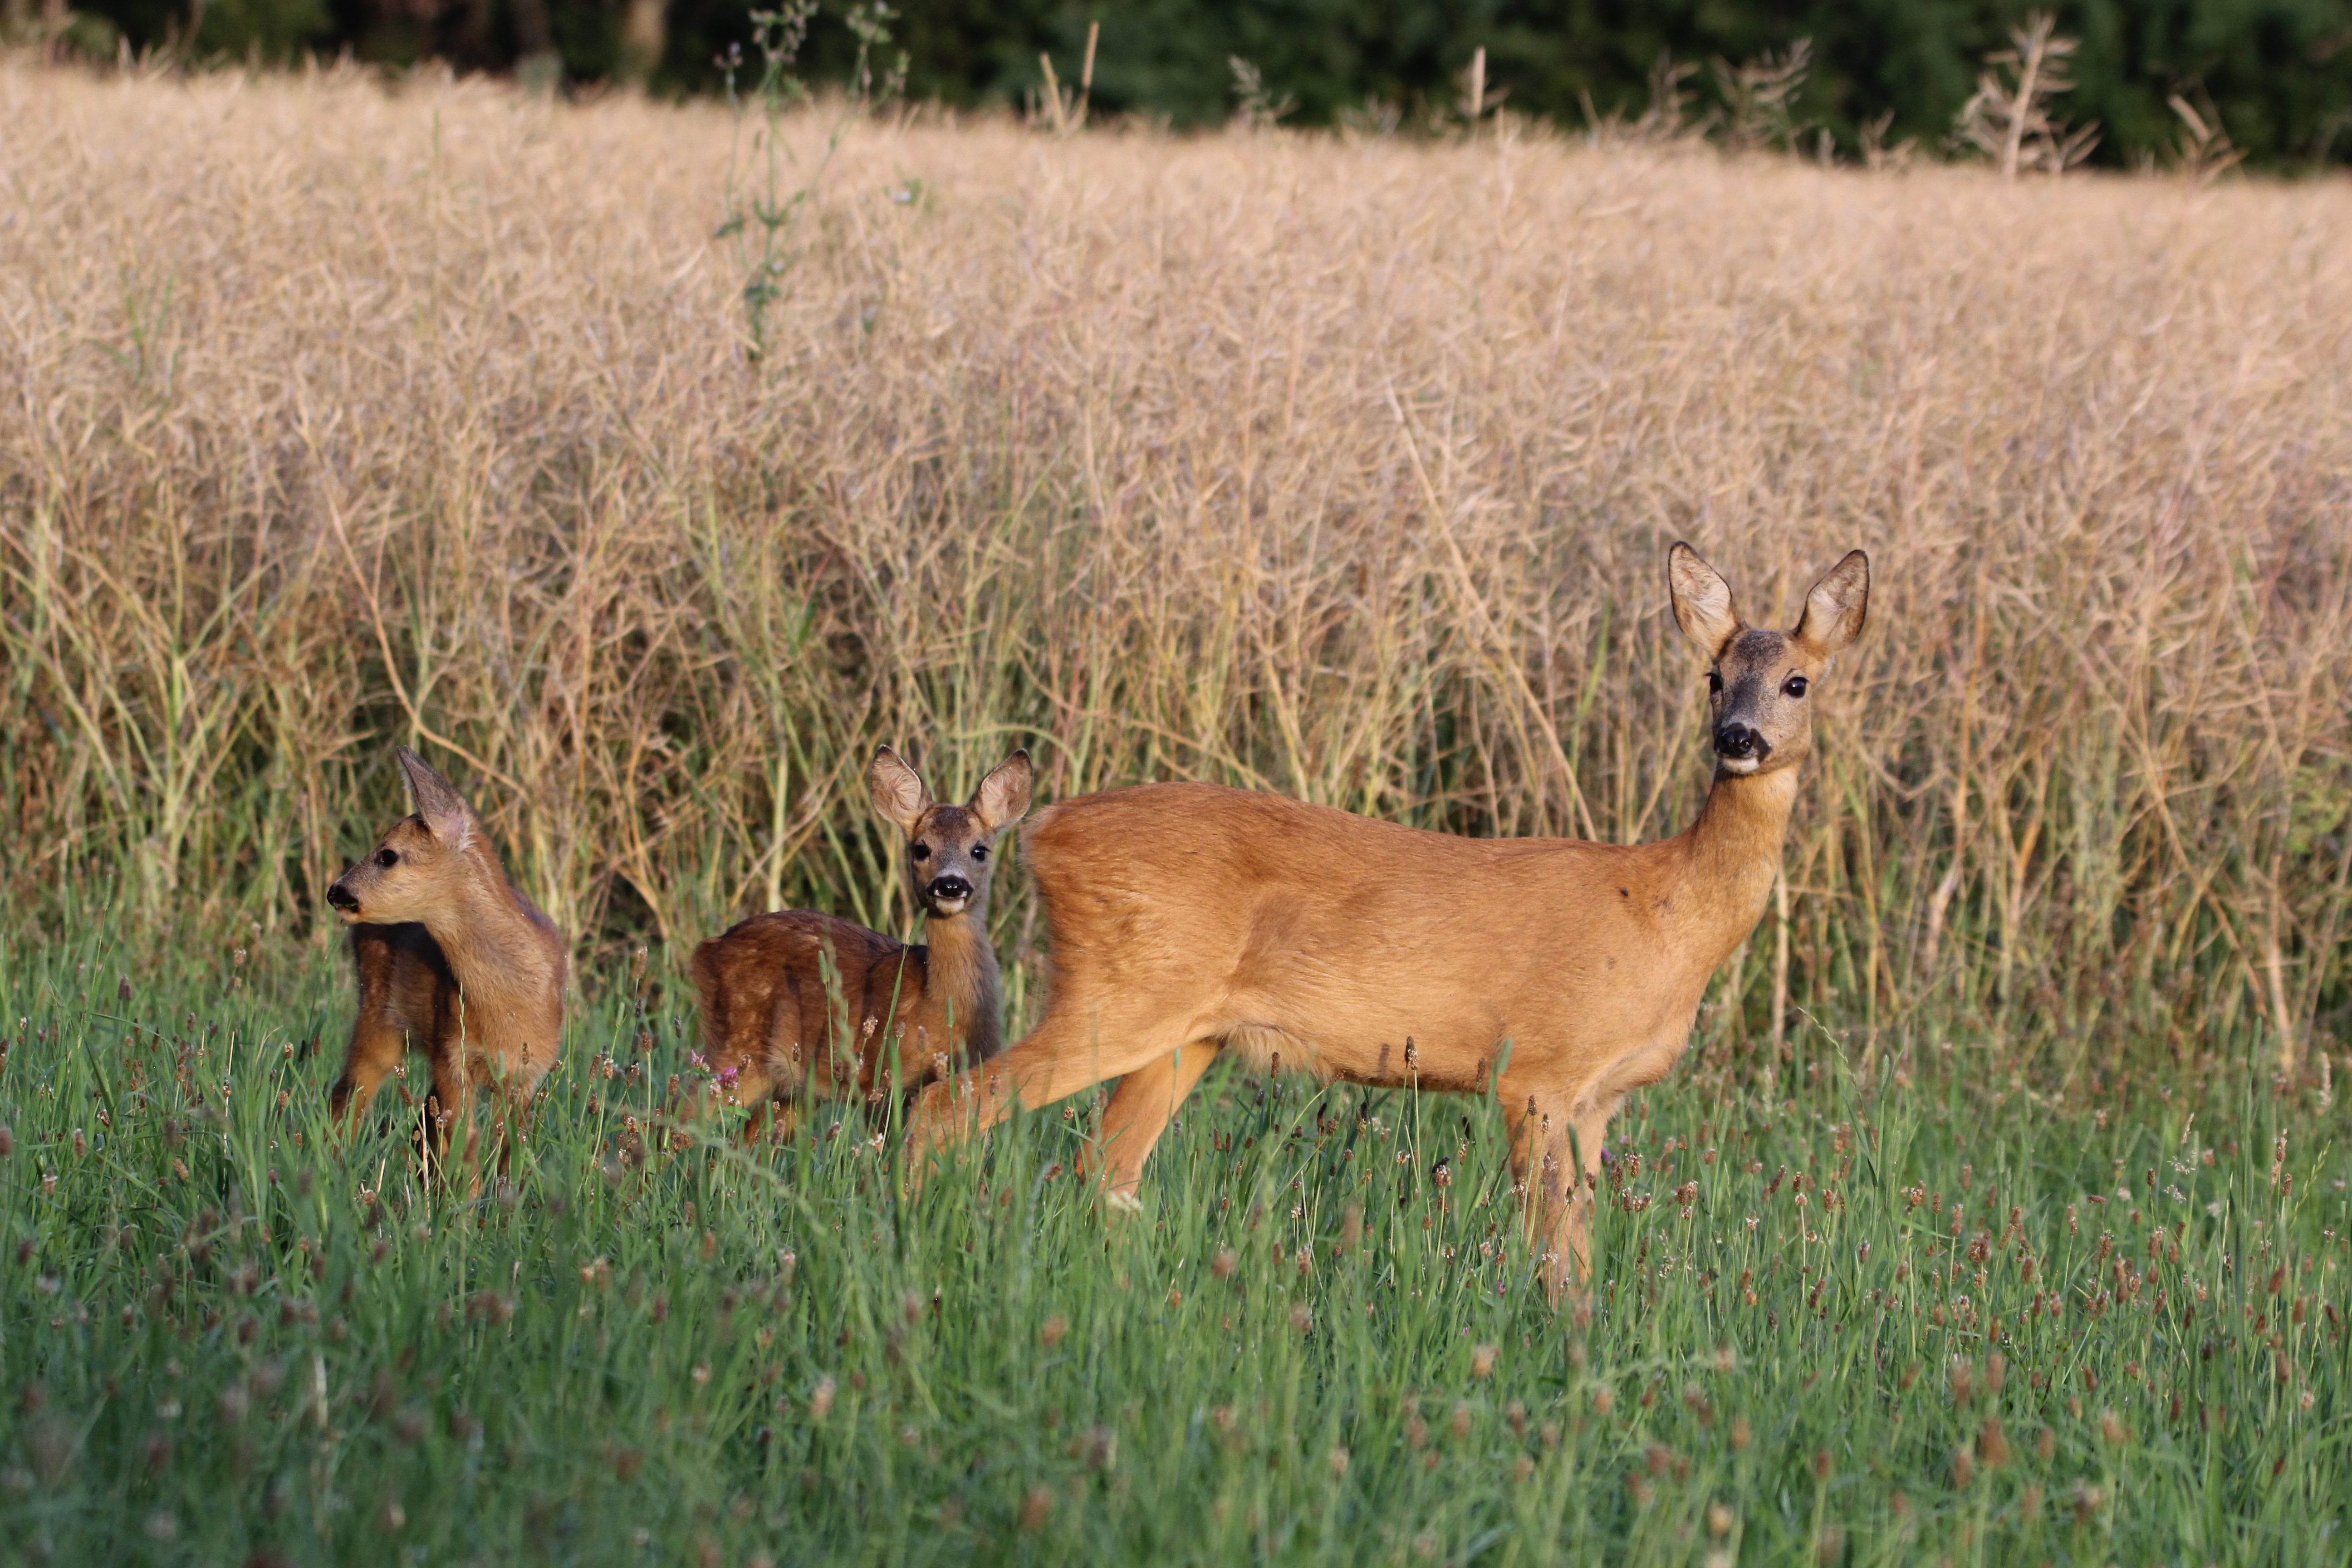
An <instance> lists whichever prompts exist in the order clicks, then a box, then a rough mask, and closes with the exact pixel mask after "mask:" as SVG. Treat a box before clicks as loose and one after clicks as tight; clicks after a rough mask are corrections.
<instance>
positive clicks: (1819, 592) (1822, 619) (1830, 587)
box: [1789, 550, 1870, 658]
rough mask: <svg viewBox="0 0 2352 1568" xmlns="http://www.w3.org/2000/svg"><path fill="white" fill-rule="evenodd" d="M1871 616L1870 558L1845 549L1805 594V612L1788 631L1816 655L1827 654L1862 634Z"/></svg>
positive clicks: (1823, 656) (1824, 655)
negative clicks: (1836, 561)
mask: <svg viewBox="0 0 2352 1568" xmlns="http://www.w3.org/2000/svg"><path fill="white" fill-rule="evenodd" d="M1869 616H1870V558H1869V557H1868V556H1866V555H1864V553H1863V552H1861V551H1859V550H1852V551H1848V552H1846V557H1845V559H1844V560H1843V561H1841V562H1839V563H1837V564H1836V565H1834V566H1832V567H1831V568H1830V569H1829V571H1828V573H1827V574H1824V575H1823V576H1822V580H1821V581H1820V582H1818V583H1816V584H1813V587H1812V591H1811V593H1809V594H1807V595H1805V613H1804V614H1803V615H1801V616H1798V617H1797V629H1796V630H1795V631H1793V632H1791V633H1790V634H1789V635H1790V637H1793V638H1794V639H1795V640H1796V641H1798V642H1800V643H1801V644H1803V645H1804V647H1805V650H1806V651H1807V652H1809V653H1811V655H1813V657H1814V658H1829V657H1830V655H1832V654H1833V653H1835V652H1837V651H1838V650H1839V649H1840V648H1842V647H1845V645H1846V644H1848V643H1850V642H1852V641H1853V639H1854V638H1856V637H1860V636H1861V635H1862V625H1863V622H1864V620H1866V619H1868V618H1869Z"/></svg>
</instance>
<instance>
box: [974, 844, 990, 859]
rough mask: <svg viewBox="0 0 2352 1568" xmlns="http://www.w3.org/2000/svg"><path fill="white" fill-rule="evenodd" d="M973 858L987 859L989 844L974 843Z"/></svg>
mask: <svg viewBox="0 0 2352 1568" xmlns="http://www.w3.org/2000/svg"><path fill="white" fill-rule="evenodd" d="M971 858H973V859H975V860H985V859H987V858H988V846H987V845H985V844H975V845H973V846H972V847H971Z"/></svg>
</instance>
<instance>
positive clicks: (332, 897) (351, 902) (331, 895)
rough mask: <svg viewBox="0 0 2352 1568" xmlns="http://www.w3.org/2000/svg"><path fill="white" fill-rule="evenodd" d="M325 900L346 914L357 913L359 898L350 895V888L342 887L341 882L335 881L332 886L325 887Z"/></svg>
mask: <svg viewBox="0 0 2352 1568" xmlns="http://www.w3.org/2000/svg"><path fill="white" fill-rule="evenodd" d="M327 902H329V903H331V904H332V905H334V906H335V908H337V909H339V910H342V911H343V912H344V913H346V914H357V913H358V912H359V907H360V901H359V900H357V899H355V898H353V897H352V890H351V889H349V888H346V887H344V886H343V885H342V884H341V882H337V883H336V884H335V885H334V886H333V887H331V888H329V889H327Z"/></svg>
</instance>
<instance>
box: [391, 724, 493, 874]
mask: <svg viewBox="0 0 2352 1568" xmlns="http://www.w3.org/2000/svg"><path fill="white" fill-rule="evenodd" d="M393 751H394V753H396V754H397V755H398V756H399V758H400V771H401V774H402V776H404V778H406V779H407V780H408V798H409V799H410V800H411V801H413V802H415V805H416V815H417V816H421V817H423V818H424V819H425V826H427V827H429V828H431V829H432V830H433V837H436V838H437V839H439V840H440V841H441V842H442V843H444V844H446V845H447V846H448V847H450V848H452V849H463V848H464V847H466V845H467V842H468V841H469V840H471V839H472V837H473V836H474V809H473V807H471V806H469V805H467V804H466V797H465V796H464V795H459V794H458V793H457V786H456V785H455V784H451V783H450V782H449V781H448V780H447V779H445V778H443V777H442V776H441V775H440V774H439V773H436V772H434V770H433V765H432V764H431V763H427V762H426V761H425V759H424V758H423V757H420V756H418V755H417V754H416V753H415V752H412V751H410V750H409V749H408V748H407V747H406V746H395V747H394V748H393Z"/></svg>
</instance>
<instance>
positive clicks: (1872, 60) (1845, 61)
mask: <svg viewBox="0 0 2352 1568" xmlns="http://www.w3.org/2000/svg"><path fill="white" fill-rule="evenodd" d="M5 3H6V5H7V7H8V15H9V16H10V17H11V18H12V20H13V21H14V23H15V25H16V27H17V28H19V29H20V30H21V29H22V28H25V27H27V26H38V25H39V23H40V21H41V19H42V18H43V17H46V18H47V19H48V20H49V21H50V22H51V23H52V24H53V25H54V31H55V32H57V33H58V34H63V35H65V36H67V37H70V39H71V40H72V41H73V42H74V43H75V44H76V45H78V46H79V47H81V48H83V49H85V50H87V51H92V52H109V53H110V52H112V51H113V50H114V49H115V48H116V47H118V46H119V45H120V44H122V43H127V44H128V45H129V46H130V47H131V48H133V49H141V50H144V49H168V50H176V51H184V52H186V53H188V54H190V55H192V56H194V57H198V58H202V57H205V56H214V57H221V56H226V57H229V58H255V57H257V58H261V59H264V60H286V59H289V58H295V57H297V56H299V54H301V53H302V52H304V51H311V52H316V53H320V54H325V55H335V54H340V53H343V52H346V51H348V52H349V53H351V54H352V55H353V56H355V57H356V58H360V59H362V60H366V61H371V62H377V63H381V64H383V65H385V66H389V67H403V66H409V65H414V64H416V63H419V62H422V61H425V60H428V59H440V60H445V61H446V62H448V63H449V64H450V65H452V66H454V67H455V68H458V69H460V70H478V71H499V72H509V71H510V72H516V73H518V74H520V75H522V76H524V77H526V78H532V79H540V80H542V81H545V82H547V83H549V84H551V85H552V84H555V83H559V82H560V83H566V84H573V85H587V84H593V83H598V82H606V81H616V80H617V81H625V82H634V83H639V84H642V85H644V86H645V87H646V88H648V89H651V90H653V91H655V92H656V93H662V94H688V93H701V92H709V91H714V90H717V89H719V88H721V87H722V86H723V80H724V73H723V70H722V68H721V67H720V65H719V59H720V58H721V57H722V56H723V55H724V54H725V52H726V51H727V50H728V48H729V47H730V45H739V46H740V45H743V44H745V42H746V41H747V39H748V38H749V36H750V31H751V24H750V19H749V9H750V8H749V7H748V6H746V5H744V4H743V3H742V0H87V4H86V7H85V9H83V10H82V11H80V12H78V13H74V12H68V11H66V10H64V9H63V8H62V7H61V5H60V0H5ZM2031 8H2032V6H2031V5H2029V4H2027V3H2026V0H1838V3H1835V4H1832V3H1828V0H1814V3H1812V4H1788V3H1770V0H1638V3H1628V0H1123V3H1119V4H1111V5H1085V4H1075V3H1072V0H905V4H903V5H901V6H900V10H901V12H902V15H900V16H898V18H897V19H896V21H895V23H894V24H893V26H894V30H895V32H896V35H897V44H898V47H903V48H904V49H905V50H906V52H907V56H908V92H909V95H910V96H911V97H912V98H913V99H914V100H916V101H919V102H920V101H936V102H939V103H942V104H948V105H953V106H957V107H966V108H976V107H983V106H988V105H1010V106H1013V107H1019V106H1021V105H1023V104H1024V102H1027V101H1030V100H1032V98H1033V95H1034V93H1035V92H1036V91H1037V89H1038V86H1039V83H1040V82H1041V80H1042V73H1041V70H1040V68H1039V64H1038V56H1039V55H1040V54H1041V53H1051V54H1053V55H1055V57H1056V59H1057V64H1058V66H1059V68H1060V71H1061V74H1062V75H1063V76H1064V78H1065V79H1075V78H1076V75H1077V63H1078V57H1079V55H1080V54H1081V53H1082V52H1083V49H1084V47H1085V40H1086V37H1087V29H1088V27H1089V26H1092V25H1094V24H1097V23H1099V24H1100V26H1101V49H1100V58H1099V60H1098V62H1097V68H1096V77H1095V90H1094V102H1095V105H1096V107H1097V110H1098V111H1101V110H1108V111H1113V112H1124V113H1129V114H1134V115H1139V116H1144V117H1147V118H1150V119H1154V120H1160V121H1166V122H1168V123H1171V124H1172V125H1175V126H1179V127H1185V126H1196V125H1204V124H1213V123H1217V122H1221V121H1223V120H1224V119H1226V118H1227V116H1228V115H1230V114H1231V113H1232V112H1233V110H1234V107H1235V102H1236V93H1235V70H1234V60H1235V59H1240V60H1244V61H1246V62H1248V63H1249V64H1250V65H1251V66H1253V67H1255V69H1256V70H1257V72H1258V73H1259V74H1260V77H1261V78H1262V79H1263V82H1264V84H1265V96H1266V98H1267V99H1268V100H1270V101H1272V102H1273V103H1274V104H1276V105H1282V104H1287V105H1288V106H1289V107H1288V110H1287V112H1286V115H1285V122H1286V123H1290V124H1298V125H1328V124H1332V123H1335V122H1337V121H1340V120H1342V119H1343V118H1344V117H1348V116H1350V115H1358V114H1361V113H1363V111H1365V110H1367V108H1368V107H1369V109H1370V117H1369V122H1370V123H1373V124H1378V125H1396V126H1401V127H1402V128H1404V129H1407V130H1410V129H1412V127H1413V126H1415V125H1416V124H1420V123H1423V122H1425V121H1426V120H1427V119H1428V117H1430V116H1431V115H1433V114H1435V113H1442V112H1443V111H1444V110H1446V109H1447V108H1450V106H1451V105H1452V104H1453V103H1454V101H1455V100H1456V99H1457V97H1458V94H1459V88H1458V87H1457V85H1456V84H1457V80H1458V79H1459V77H1460V74H1461V73H1462V72H1463V70H1464V69H1465V67H1466V66H1467V64H1468V62H1469V61H1470V59H1471V58H1472V55H1473V53H1474V51H1475V50H1477V49H1479V48H1482V47H1483V48H1485V49H1486V51H1487V80H1488V83H1489V84H1490V94H1491V93H1493V92H1500V93H1503V94H1505V95H1507V98H1506V101H1507V105H1508V107H1510V108H1511V109H1512V110H1517V111H1520V112H1524V113H1528V114H1533V115H1538V116H1542V117H1545V118H1548V119H1550V120H1552V121H1558V122H1560V123H1564V124H1569V125H1580V124H1582V123H1584V122H1586V121H1587V120H1588V118H1589V117H1591V116H1594V115H1600V116H1606V115H1609V114H1612V113H1619V114H1624V115H1627V116H1631V115H1633V114H1637V113H1639V112H1640V111H1641V110H1642V109H1643V107H1645V106H1646V104H1647V103H1648V101H1649V100H1650V97H1651V84H1652V81H1653V79H1654V73H1655V71H1656V69H1657V68H1658V65H1659V62H1660V60H1661V58H1672V59H1674V60H1676V61H1684V62H1690V63H1693V64H1695V65H1697V66H1699V67H1700V69H1698V70H1697V71H1696V73H1695V74H1694V75H1693V76H1692V77H1691V78H1690V79H1689V82H1688V89H1689V90H1690V91H1691V93H1692V94H1693V95H1694V103H1693V110H1694V112H1695V113H1698V114H1704V113H1705V112H1706V110H1708V109H1709V108H1711V107H1714V106H1716V105H1718V104H1719V103H1720V101H1721V100H1722V98H1723V86H1724V82H1723V77H1724V73H1725V71H1726V70H1727V68H1728V64H1729V63H1730V62H1740V61H1748V60H1755V59H1759V58H1764V57H1766V56H1768V55H1770V54H1774V53H1776V52H1779V51H1782V50H1786V49H1788V48H1789V47H1791V46H1792V45H1794V44H1795V43H1796V42H1797V41H1798V40H1800V39H1810V40H1811V48H1812V53H1811V70H1810V72H1809V74H1808V75H1807V77H1806V79H1805V81H1804V85H1803V88H1802V89H1801V93H1800V95H1799V97H1798V99H1797V101H1796V106H1795V107H1796V110H1797V114H1796V119H1797V122H1798V124H1799V126H1800V128H1801V132H1802V138H1801V141H1802V144H1803V145H1805V146H1806V147H1808V148H1809V149H1812V148H1817V147H1819V146H1820V145H1821V142H1820V135H1821V133H1822V132H1827V133H1828V135H1829V136H1830V137H1831V138H1832V142H1833V143H1834V146H1835V147H1836V148H1837V149H1838V150H1840V151H1843V152H1844V153H1848V154H1851V153H1854V152H1856V151H1857V150H1859V148H1860V147H1861V146H1862V144H1863V127H1864V125H1866V124H1868V123H1870V122H1871V121H1874V120H1879V119H1882V118H1883V117H1888V116H1891V128H1890V129H1889V130H1888V131H1887V132H1885V136H1886V138H1887V140H1889V141H1890V142H1891V141H1899V140H1901V139H1903V138H1906V137H1910V138H1916V139H1917V141H1918V142H1920V143H1921V144H1922V145H1923V146H1924V147H1929V148H1933V147H1936V146H1937V145H1939V144H1940V143H1941V142H1942V140H1943V138H1944V137H1945V135H1946V133H1947V132H1948V130H1949V128H1950V126H1951V124H1952V121H1953V117H1954V115H1955V114H1956V113H1957V112H1958V110H1959V109H1960V107H1961V106H1962V104H1963V103H1964V102H1965V101H1966V100H1967V99H1968V97H1969V92H1970V90H1971V89H1972V88H1973V87H1974V85H1975V82H1976V79H1977V74H1978V72H1979V69H1980V68H1981V66H1982V62H1983V61H1984V58H1985V57H1986V56H1987V55H1988V54H1990V53H1991V52H1993V51H1995V50H1998V49H2000V48H2002V47H2006V45H2007V40H2008V37H2009V31H2010V29H2011V27H2013V26H2017V25H2018V24H2019V23H2020V22H2021V20H2022V19H2023V17H2024V16H2025V14H2026V12H2027V11H2028V10H2029V9H2031ZM2058 17H2059V25H2060V27H2061V30H2062V31H2063V32H2064V33H2066V34H2069V35H2071V36H2074V37H2078V38H2079V39H2080V40H2081V52H2080V54H2079V55H2078V56H2077V57H2076V58H2075V62H2074V79H2075V82H2076V87H2075V89H2074V92H2073V93H2072V94H2071V95H2069V98H2068V100H2067V104H2066V110H2067V113H2068V115H2069V116H2070V117H2071V118H2072V119H2074V120H2075V121H2078V122H2079V121H2087V120H2095V121H2099V122H2100V125H2101V127H2102V137H2101V142H2100V145H2099V148H2098V150H2097V153H2096V154H2095V157H2096V159H2097V161H2100V162H2104V163H2130V162H2131V161H2133V160H2134V159H2135V158H2136V157H2147V156H2153V155H2155V154H2156V153H2158V151H2159V150H2160V149H2163V148H2166V147H2168V146H2169V145H2170V144H2171V142H2172V141H2173V139H2174V137H2175V136H2176V134H2177V132H2178V130H2179V121H2177V120H2176V118H2175V116H2174V115H2173V113H2172V111H2171V110H2169V109H2168V107H2167V100H2168V98H2170V97H2171V96H2172V95H2174V94H2176V93H2179V94H2182V95H2185V96H2186V97H2187V98H2189V100H2193V101H2196V102H2198V103H2200V104H2204V103H2209V102H2210V106H2211V107H2212V108H2213V109H2215V110H2218V111H2219V112H2220V115H2221V121H2222V123H2223V125H2224V127H2225V128H2226V130H2227V133H2228V135H2229V137H2230V138H2231V142H2233V143H2234V145H2235V146H2236V147H2237V148H2239V149H2241V150H2242V152H2244V153H2246V154H2247V155H2248V157H2249V158H2250V160H2251V161H2252V162H2253V163H2259V164H2263V165H2266V166H2269V167H2272V168H2274V169H2275V168H2289V169H2291V168H2295V167H2298V166H2300V167H2311V166H2315V165H2318V164H2323V163H2343V162H2345V161H2346V160H2347V157H2352V4H2346V3H2345V0H2137V3H2133V4H2123V3H2119V0H2090V3H2087V4H2072V5H2062V6H2060V7H2059V8H2058ZM852 49H853V40H852V38H851V37H850V34H849V31H848V28H847V27H846V26H845V21H844V16H843V15H842V13H841V9H840V7H838V6H828V8H827V11H826V13H825V14H824V15H823V16H820V18H819V19H818V22H817V25H816V26H815V27H814V29H813V30H812V32H811V35H810V39H809V44H808V50H807V57H808V58H807V65H808V68H809V69H810V71H811V73H812V74H813V75H814V76H816V77H819V78H824V77H825V76H827V75H837V74H839V73H840V72H841V71H842V70H843V69H844V68H845V65H846V62H847V61H848V59H849V58H850V56H851V53H852ZM1710 66H1712V67H1714V68H1709V67H1710Z"/></svg>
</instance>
